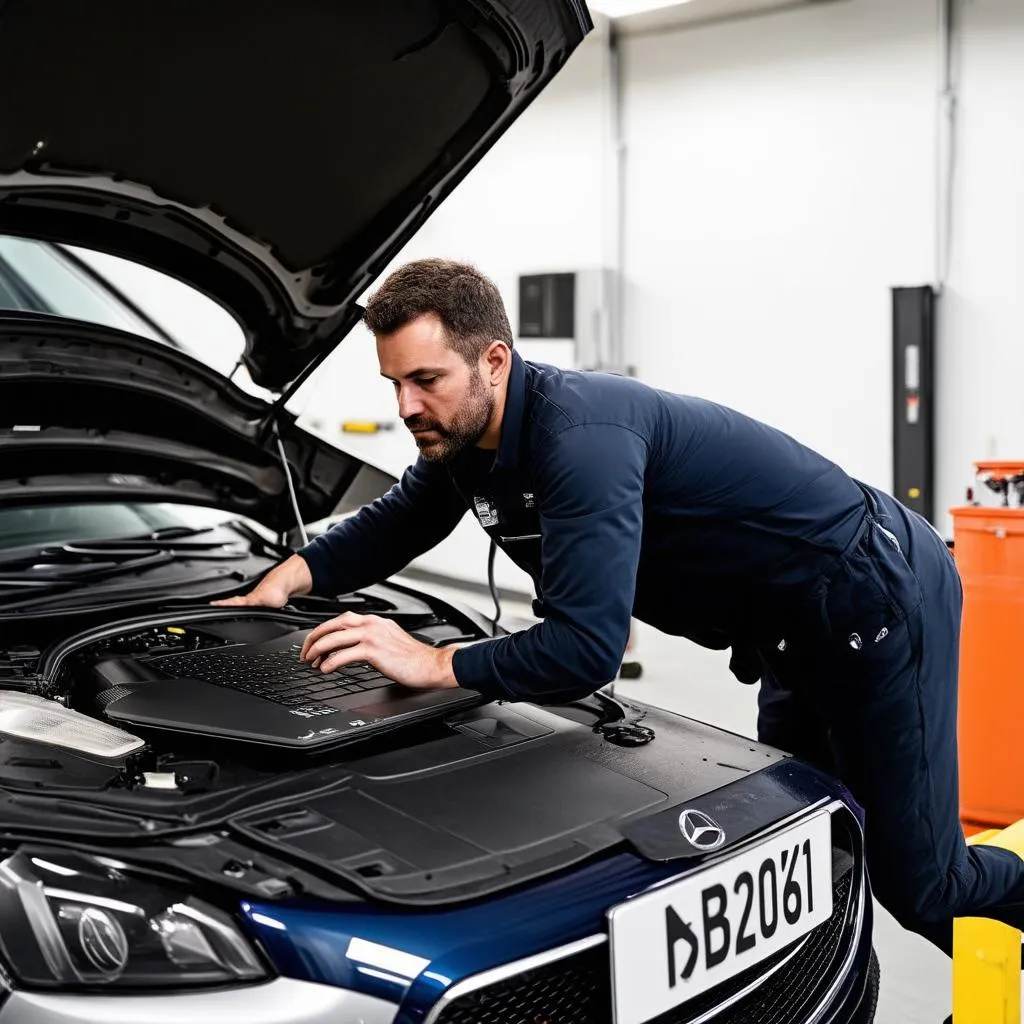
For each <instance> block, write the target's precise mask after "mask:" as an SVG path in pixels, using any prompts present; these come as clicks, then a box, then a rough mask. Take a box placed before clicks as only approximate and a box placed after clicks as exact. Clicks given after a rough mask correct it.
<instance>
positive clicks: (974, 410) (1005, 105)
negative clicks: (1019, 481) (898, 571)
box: [937, 0, 1024, 509]
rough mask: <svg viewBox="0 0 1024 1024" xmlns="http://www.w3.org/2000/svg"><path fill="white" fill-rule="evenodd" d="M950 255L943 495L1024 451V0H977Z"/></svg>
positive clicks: (958, 494) (966, 62)
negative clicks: (977, 466) (979, 468)
mask: <svg viewBox="0 0 1024 1024" xmlns="http://www.w3.org/2000/svg"><path fill="white" fill-rule="evenodd" d="M959 64H960V76H959V77H960V87H959V103H958V108H959V122H960V130H959V131H960V134H959V144H958V146H957V150H956V153H957V166H956V171H955V178H954V183H955V185H954V210H955V214H954V221H953V238H952V241H953V248H952V262H951V268H950V275H949V281H948V285H947V287H946V289H945V291H944V294H943V297H942V300H941V307H940V319H939V323H940V350H939V356H938V358H939V366H938V380H939V386H938V405H939V414H940V419H939V425H938V430H937V444H938V450H939V452H940V455H941V457H940V460H939V467H938V492H939V499H940V500H939V507H940V508H942V509H945V508H948V507H949V506H950V505H952V504H958V503H961V502H962V501H963V498H964V488H965V487H966V486H968V485H969V484H970V483H971V482H972V474H973V463H974V461H975V460H977V459H986V458H1003V459H1022V458H1024V400H1022V390H1024V4H1022V3H1021V2H1020V0H970V2H969V3H968V4H967V5H966V6H965V8H964V23H963V39H962V44H961V47H960V53H959Z"/></svg>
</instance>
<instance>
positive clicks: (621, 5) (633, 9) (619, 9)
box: [587, 0, 690, 18]
mask: <svg viewBox="0 0 1024 1024" xmlns="http://www.w3.org/2000/svg"><path fill="white" fill-rule="evenodd" d="M688 3H690V0H587V6H588V7H589V8H590V9H591V10H592V11H599V12H600V13H601V14H604V15H606V16H607V17H609V18H625V17H627V16H628V15H630V14H646V13H647V12H648V11H659V10H661V9H663V8H665V7H675V6H677V5H679V4H688Z"/></svg>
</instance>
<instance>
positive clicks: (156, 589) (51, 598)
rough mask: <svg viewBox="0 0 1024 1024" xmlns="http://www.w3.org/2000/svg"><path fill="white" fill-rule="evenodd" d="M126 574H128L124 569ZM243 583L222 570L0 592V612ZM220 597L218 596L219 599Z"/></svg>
mask: <svg viewBox="0 0 1024 1024" xmlns="http://www.w3.org/2000/svg"><path fill="white" fill-rule="evenodd" d="M125 571H128V570H127V569H126V570H125ZM229 578H231V579H235V580H237V581H239V582H242V581H244V580H245V579H246V577H245V576H244V575H243V574H242V573H240V572H238V571H237V570H229V569H221V570H220V571H218V572H213V573H208V574H207V575H205V576H184V577H182V578H181V579H178V580H159V581H153V580H139V581H138V582H135V583H118V584H115V585H113V586H95V587H94V586H91V585H90V584H91V581H90V580H75V581H74V582H71V581H67V582H65V581H60V582H54V583H52V584H51V585H50V586H49V587H47V586H45V585H43V586H39V587H38V588H36V589H33V590H31V591H25V590H22V591H21V592H20V593H14V594H11V593H8V594H4V593H2V592H0V610H2V611H3V612H4V613H5V614H6V613H9V612H21V611H24V610H25V609H27V608H40V607H51V606H52V607H54V608H66V607H69V606H71V605H74V606H76V607H77V606H79V605H81V604H83V603H85V604H90V605H91V604H92V603H93V602H94V600H114V599H117V598H124V597H136V596H138V595H145V596H146V597H150V596H153V595H157V594H160V595H164V594H166V593H167V592H168V591H171V590H175V589H177V588H179V587H184V586H195V585H197V584H206V583H218V584H221V585H222V586H223V585H224V583H225V581H226V580H227V579H229ZM218 596H219V595H218Z"/></svg>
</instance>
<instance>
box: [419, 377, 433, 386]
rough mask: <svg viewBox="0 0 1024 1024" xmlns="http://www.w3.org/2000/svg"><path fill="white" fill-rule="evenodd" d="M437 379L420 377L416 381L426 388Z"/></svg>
mask: <svg viewBox="0 0 1024 1024" xmlns="http://www.w3.org/2000/svg"><path fill="white" fill-rule="evenodd" d="M436 381H437V378H436V377H420V378H419V379H418V380H417V381H416V383H417V384H419V386H420V387H421V388H426V387H430V385H431V384H433V383H435V382H436Z"/></svg>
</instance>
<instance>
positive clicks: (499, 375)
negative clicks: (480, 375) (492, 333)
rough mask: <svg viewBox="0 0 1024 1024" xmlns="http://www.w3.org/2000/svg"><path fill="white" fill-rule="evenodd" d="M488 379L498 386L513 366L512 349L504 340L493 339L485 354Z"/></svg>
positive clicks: (484, 359)
mask: <svg viewBox="0 0 1024 1024" xmlns="http://www.w3.org/2000/svg"><path fill="white" fill-rule="evenodd" d="M483 364H484V368H485V373H486V378H485V379H486V380H487V381H488V383H489V384H491V385H492V387H497V386H498V385H499V384H500V383H501V382H502V381H503V380H504V379H505V378H506V377H507V376H508V372H509V370H510V369H511V367H512V350H511V349H510V348H509V347H508V345H506V344H505V342H503V341H492V342H491V344H490V345H489V346H488V347H487V349H486V350H485V351H484V354H483Z"/></svg>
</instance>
